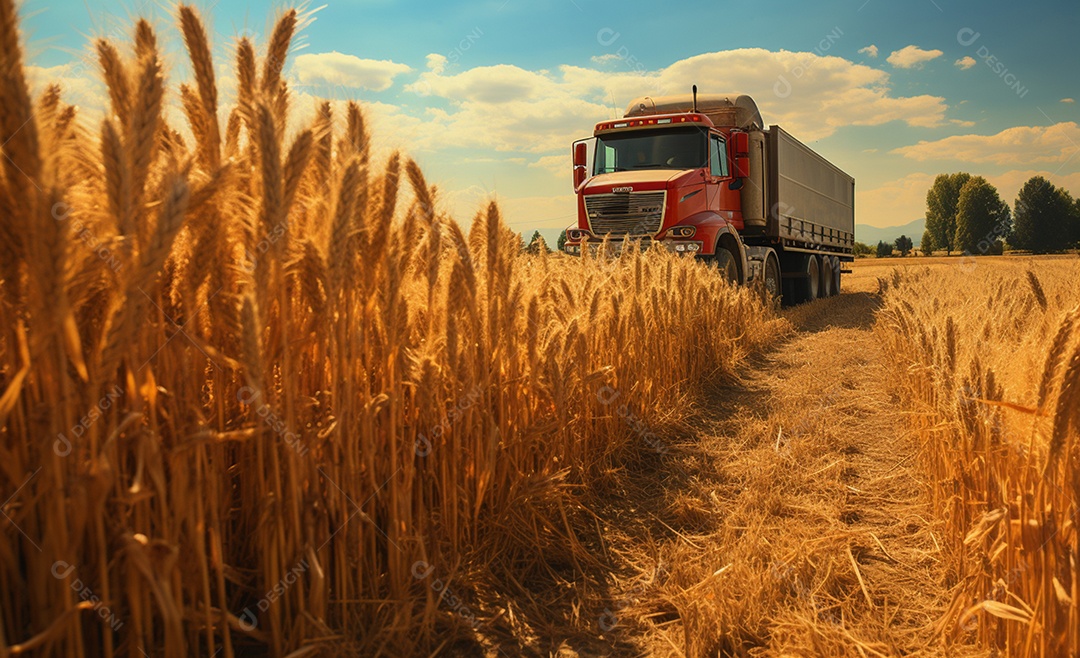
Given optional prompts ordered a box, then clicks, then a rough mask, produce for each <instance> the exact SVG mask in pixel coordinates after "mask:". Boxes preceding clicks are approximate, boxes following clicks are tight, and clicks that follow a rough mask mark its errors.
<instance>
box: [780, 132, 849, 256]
mask: <svg viewBox="0 0 1080 658" xmlns="http://www.w3.org/2000/svg"><path fill="white" fill-rule="evenodd" d="M766 139H767V142H768V154H769V157H768V160H769V162H768V174H769V176H768V177H769V185H768V193H769V214H768V223H767V225H766V233H767V234H768V236H769V238H770V239H772V240H774V241H776V242H779V243H781V244H783V245H784V246H785V247H789V248H795V249H809V250H826V251H835V252H841V253H851V251H852V248H853V247H854V245H855V179H854V178H852V177H851V176H849V175H847V174H846V173H844V172H843V171H841V170H840V169H839V168H837V167H836V166H835V165H833V164H832V163H830V162H829V161H828V160H826V159H825V158H823V157H821V156H820V155H818V154H817V153H815V152H814V151H812V150H811V149H810V148H809V147H807V146H806V145H804V144H803V143H802V142H800V141H799V140H797V139H795V138H794V137H792V136H791V135H789V134H788V133H786V132H784V130H782V129H781V128H780V127H779V126H772V127H771V128H770V129H769V131H768V133H766Z"/></svg>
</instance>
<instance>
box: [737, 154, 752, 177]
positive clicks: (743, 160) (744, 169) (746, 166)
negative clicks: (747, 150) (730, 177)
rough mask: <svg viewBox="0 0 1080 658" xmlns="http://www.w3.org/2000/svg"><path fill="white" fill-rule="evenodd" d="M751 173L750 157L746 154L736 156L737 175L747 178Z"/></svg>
mask: <svg viewBox="0 0 1080 658" xmlns="http://www.w3.org/2000/svg"><path fill="white" fill-rule="evenodd" d="M749 175H750V158H748V157H746V156H741V155H737V156H735V177H736V178H746V177H748V176H749Z"/></svg>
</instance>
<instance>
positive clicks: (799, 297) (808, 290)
mask: <svg viewBox="0 0 1080 658" xmlns="http://www.w3.org/2000/svg"><path fill="white" fill-rule="evenodd" d="M800 260H801V263H800V267H799V270H798V272H799V274H802V275H803V276H801V277H800V278H798V279H795V295H796V300H795V303H796V304H802V303H804V302H812V301H814V300H815V299H817V298H818V296H819V291H820V290H821V285H820V284H821V266H820V263H819V262H818V257H817V256H816V255H814V254H805V255H803V256H802V258H801V259H800Z"/></svg>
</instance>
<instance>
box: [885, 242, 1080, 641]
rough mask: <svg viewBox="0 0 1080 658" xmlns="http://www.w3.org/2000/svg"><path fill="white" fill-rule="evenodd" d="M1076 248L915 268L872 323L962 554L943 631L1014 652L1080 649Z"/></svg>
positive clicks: (892, 283)
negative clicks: (1071, 252) (1044, 255)
mask: <svg viewBox="0 0 1080 658" xmlns="http://www.w3.org/2000/svg"><path fill="white" fill-rule="evenodd" d="M1078 271H1080V268H1078V263H1077V259H1076V257H1075V256H1071V257H1061V258H1050V259H1036V260H1028V261H1026V262H1025V261H1023V260H1012V261H1006V262H1004V263H1001V264H996V263H995V264H988V263H987V262H986V261H985V260H979V261H978V265H976V261H973V260H972V261H970V262H967V263H960V264H959V266H953V267H949V268H930V267H909V268H904V269H902V270H901V269H897V270H894V271H893V272H892V273H891V274H889V275H887V276H885V277H883V278H882V279H881V281H880V283H881V287H882V289H883V290H884V291H885V295H884V299H885V307H884V308H883V310H882V312H881V315H880V317H879V321H878V325H877V331H878V334H879V336H880V337H881V340H882V341H883V342H884V344H886V345H887V346H888V347H887V349H888V351H889V352H890V353H892V354H894V355H895V357H896V358H895V360H894V361H893V366H894V373H895V376H896V382H897V390H898V391H899V393H900V394H901V396H902V398H903V401H904V404H905V406H907V408H908V409H909V413H910V414H911V424H912V426H913V429H914V430H915V431H917V432H918V435H919V437H920V438H921V441H922V448H923V449H922V452H921V455H920V457H921V460H922V462H923V465H924V467H925V469H926V472H927V474H928V475H929V476H930V480H929V481H930V482H931V483H932V486H931V487H930V492H931V495H932V498H933V505H934V509H935V512H936V513H937V514H938V515H939V516H940V518H942V519H944V520H945V525H946V532H945V535H944V536H945V538H946V540H947V544H948V545H947V553H948V555H949V557H950V559H951V561H952V562H953V564H954V565H955V566H954V569H955V571H954V572H953V574H952V581H953V583H954V586H953V595H952V605H951V606H950V608H949V610H948V612H947V614H946V615H945V616H944V617H943V618H942V619H941V620H940V629H941V631H942V632H943V633H945V634H947V636H949V637H951V638H953V639H955V640H958V641H964V640H966V641H976V642H978V643H980V644H981V645H983V646H987V647H994V648H997V649H1001V650H1005V651H1007V652H1008V654H1009V655H1017V656H1066V655H1075V654H1076V653H1077V652H1078V651H1080V635H1078V633H1080V607H1078V606H1077V605H1076V601H1078V600H1080V597H1078V595H1080V573H1078V567H1080V541H1078V539H1077V510H1078V504H1080V442H1078V440H1077V439H1078V434H1080V341H1078V340H1077V339H1078V337H1080V332H1078V331H1077V322H1078V318H1080V305H1078V304H1080V295H1078V293H1077V287H1076V281H1075V278H1076V274H1077V272H1078Z"/></svg>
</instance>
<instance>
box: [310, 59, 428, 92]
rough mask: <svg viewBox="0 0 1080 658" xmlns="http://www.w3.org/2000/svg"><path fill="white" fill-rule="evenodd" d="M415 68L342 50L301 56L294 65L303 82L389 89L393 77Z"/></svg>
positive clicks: (372, 89)
mask: <svg viewBox="0 0 1080 658" xmlns="http://www.w3.org/2000/svg"><path fill="white" fill-rule="evenodd" d="M411 70H412V69H411V68H410V67H408V66H406V65H404V64H398V63H397V62H392V61H389V60H384V59H361V58H359V57H356V56H355V55H346V54H344V53H339V52H336V51H334V52H329V53H318V54H314V53H307V54H303V55H299V56H297V58H296V62H295V63H294V64H293V71H294V73H295V75H296V78H297V79H298V80H299V81H300V84H303V85H331V86H334V85H337V86H341V87H349V88H354V89H361V88H362V89H370V90H371V91H386V90H387V89H389V88H390V87H391V85H393V84H394V78H395V77H396V76H398V75H401V74H402V73H408V72H409V71H411Z"/></svg>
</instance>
